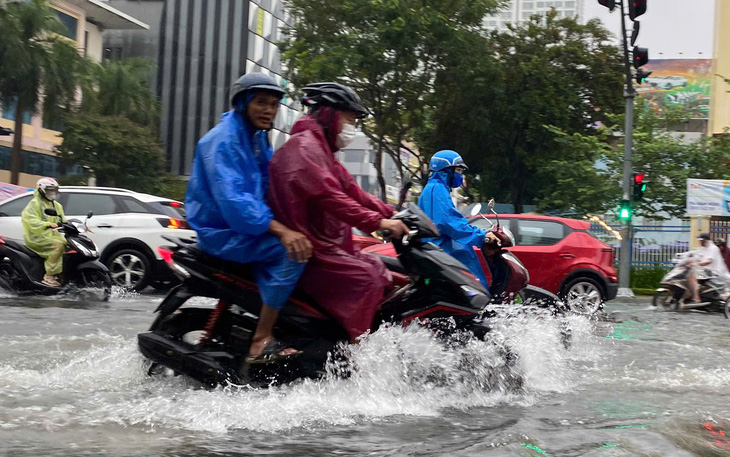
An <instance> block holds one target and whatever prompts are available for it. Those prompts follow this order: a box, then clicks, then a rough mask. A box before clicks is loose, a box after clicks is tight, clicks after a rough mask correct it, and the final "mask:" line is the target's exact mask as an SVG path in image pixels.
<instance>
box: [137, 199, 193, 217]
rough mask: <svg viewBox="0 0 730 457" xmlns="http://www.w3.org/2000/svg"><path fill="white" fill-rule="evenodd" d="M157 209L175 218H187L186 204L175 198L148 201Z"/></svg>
mask: <svg viewBox="0 0 730 457" xmlns="http://www.w3.org/2000/svg"><path fill="white" fill-rule="evenodd" d="M147 204H148V205H150V206H151V207H152V208H154V209H155V210H157V211H159V212H160V213H161V214H164V215H166V216H170V217H174V218H175V219H182V220H185V219H186V217H185V205H184V204H182V203H180V202H176V201H173V200H160V201H156V202H147Z"/></svg>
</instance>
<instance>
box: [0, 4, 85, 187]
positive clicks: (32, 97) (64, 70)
mask: <svg viewBox="0 0 730 457" xmlns="http://www.w3.org/2000/svg"><path fill="white" fill-rule="evenodd" d="M63 27H64V26H63V24H62V23H61V21H60V20H59V19H58V16H57V15H56V12H55V10H54V9H53V8H51V6H50V5H49V3H48V1H47V0H29V1H26V2H12V3H7V4H2V5H0V30H2V32H1V33H0V62H2V64H0V101H2V103H3V104H9V105H13V104H14V105H15V128H14V138H13V150H12V153H11V155H10V172H11V178H10V181H11V183H12V184H18V180H19V177H20V169H21V160H22V139H23V113H25V112H26V111H29V112H31V113H36V112H38V108H39V105H40V101H41V99H42V100H43V112H44V114H46V115H48V116H57V115H58V114H59V112H60V111H61V110H62V109H63V108H68V107H69V106H70V105H71V104H73V103H74V102H75V101H76V99H77V94H78V87H79V75H80V74H81V73H82V72H83V71H84V68H85V66H86V65H87V63H86V59H85V58H84V57H82V56H81V54H80V53H79V50H78V49H77V48H76V44H75V43H74V42H73V41H71V40H69V39H67V38H65V37H63V36H62V32H63ZM6 106H7V105H6Z"/></svg>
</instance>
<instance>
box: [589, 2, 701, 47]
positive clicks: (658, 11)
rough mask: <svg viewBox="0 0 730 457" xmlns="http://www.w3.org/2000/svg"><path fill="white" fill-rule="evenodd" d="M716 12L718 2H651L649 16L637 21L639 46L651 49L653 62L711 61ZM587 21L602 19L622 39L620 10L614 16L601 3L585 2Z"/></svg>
mask: <svg viewBox="0 0 730 457" xmlns="http://www.w3.org/2000/svg"><path fill="white" fill-rule="evenodd" d="M714 9H715V0H648V2H647V10H646V14H644V15H643V16H640V17H639V18H637V19H638V20H639V22H641V31H640V33H639V38H638V40H637V41H636V45H637V46H642V47H646V48H649V59H711V58H712V49H713V28H714V17H713V12H714ZM585 17H586V19H590V18H593V17H597V18H599V19H601V21H602V22H603V23H604V25H605V26H606V28H608V29H609V30H610V31H611V32H613V33H614V34H615V35H616V36H619V34H620V30H621V16H619V12H618V8H616V9H615V10H614V11H613V13H610V12H609V11H608V9H607V8H605V7H603V6H601V5H600V4H599V3H598V0H585ZM626 20H627V28H629V31H630V30H631V21H630V20H629V19H628V18H626Z"/></svg>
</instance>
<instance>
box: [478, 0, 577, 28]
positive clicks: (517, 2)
mask: <svg viewBox="0 0 730 457" xmlns="http://www.w3.org/2000/svg"><path fill="white" fill-rule="evenodd" d="M584 1H585V0H555V1H553V0H551V1H539V2H538V1H534V0H510V1H509V2H508V3H507V4H506V5H505V7H504V8H502V10H501V11H500V12H499V13H497V14H495V15H493V16H487V17H486V18H484V25H485V26H486V27H487V28H489V29H491V30H500V31H504V30H507V24H508V23H512V24H517V23H520V22H525V21H527V20H529V19H530V17H531V16H533V15H535V14H538V15H541V16H545V15H546V14H547V13H548V12H549V11H550V10H551V9H553V8H554V9H555V10H556V11H557V13H558V16H559V17H575V18H578V21H579V22H582V21H583V2H584Z"/></svg>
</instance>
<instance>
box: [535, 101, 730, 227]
mask: <svg viewBox="0 0 730 457" xmlns="http://www.w3.org/2000/svg"><path fill="white" fill-rule="evenodd" d="M687 120H688V114H687V112H686V111H684V110H683V109H682V108H680V107H678V108H669V109H665V110H663V111H661V112H657V111H655V110H654V109H653V108H652V107H651V106H650V105H649V103H648V102H647V101H646V100H644V99H641V98H639V99H637V101H636V105H635V124H634V136H633V144H634V153H633V155H632V162H633V170H634V171H635V172H640V173H644V174H645V178H644V179H645V181H648V183H649V187H648V189H647V191H646V192H645V193H644V197H643V199H642V200H641V202H638V203H634V215H635V216H644V217H648V218H652V219H665V218H669V217H672V216H674V217H682V216H684V214H685V207H686V197H687V189H686V182H687V179H688V178H703V179H725V178H726V177H727V176H728V175H730V135H722V136H719V137H716V138H702V139H700V140H698V141H695V142H691V143H690V142H687V141H685V139H684V138H683V137H682V135H681V134H677V133H672V132H670V131H669V130H668V129H669V128H670V127H672V126H676V125H681V124H682V123H683V122H686V121H687ZM607 125H608V127H606V128H601V129H599V130H598V131H597V133H596V134H593V135H586V134H579V133H574V134H572V135H568V134H567V133H565V132H563V131H561V130H559V129H554V128H553V129H552V130H553V132H554V133H555V134H556V135H557V143H558V144H559V145H560V146H561V147H562V150H563V151H564V152H563V154H564V156H563V157H562V158H561V159H558V160H553V161H552V162H551V163H550V164H549V165H548V166H547V167H546V171H549V172H551V173H552V174H553V176H554V177H555V179H556V183H557V185H556V186H549V187H546V188H545V190H544V191H543V192H542V194H541V195H540V197H539V200H538V206H539V207H540V208H541V209H542V210H546V211H547V210H552V209H560V210H565V209H568V208H572V209H576V210H580V211H582V212H604V211H607V210H608V209H610V208H616V207H618V204H619V200H620V199H621V177H622V176H623V153H624V145H623V135H622V133H621V132H622V126H623V116H618V115H612V116H608V119H607ZM576 155H582V156H583V157H585V158H586V159H585V160H583V161H581V160H576V159H575V158H574V157H576ZM591 163H593V164H595V163H599V164H600V166H599V167H598V168H595V170H594V171H593V172H591V171H590V166H591ZM580 182H582V185H578V183H580ZM575 189H578V190H579V192H575Z"/></svg>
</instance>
